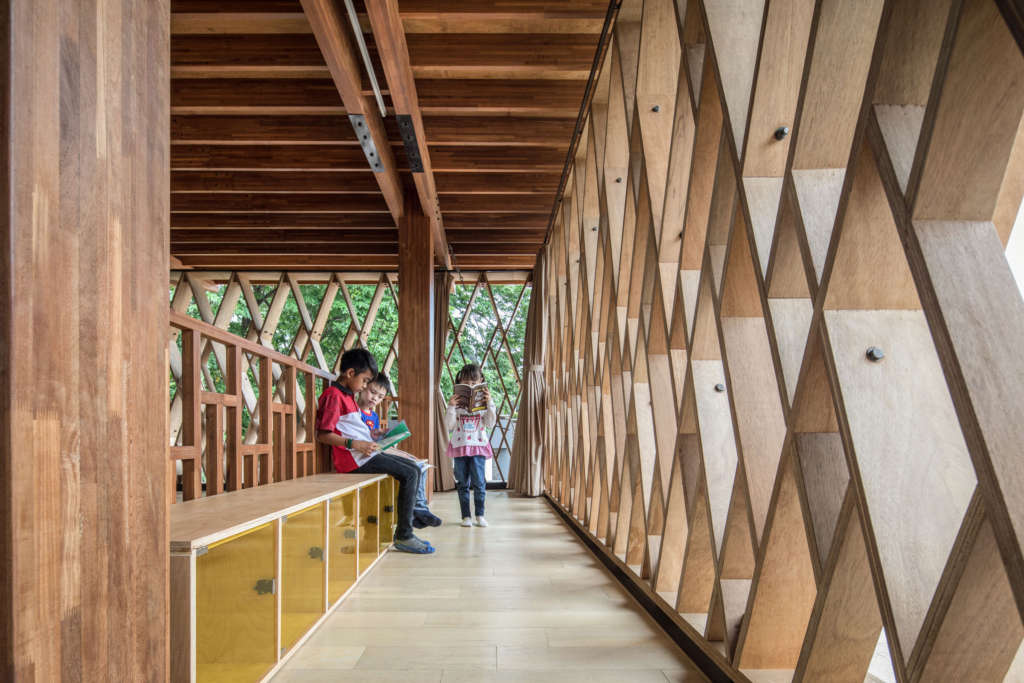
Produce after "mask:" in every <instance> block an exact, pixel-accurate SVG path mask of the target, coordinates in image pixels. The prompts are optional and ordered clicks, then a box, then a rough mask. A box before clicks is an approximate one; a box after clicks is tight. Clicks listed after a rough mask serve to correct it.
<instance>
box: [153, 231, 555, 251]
mask: <svg viewBox="0 0 1024 683" xmlns="http://www.w3.org/2000/svg"><path fill="white" fill-rule="evenodd" d="M544 236H545V232H544V230H537V229H535V230H522V229H512V230H501V229H497V230H478V229H469V230H463V229H453V230H452V231H451V234H449V235H448V240H449V242H451V243H453V244H454V243H465V242H473V243H480V244H487V243H492V242H493V243H495V244H520V243H529V244H540V243H543V241H544ZM217 242H221V243H224V242H229V243H230V242H235V243H243V242H267V243H275V244H276V243H283V242H294V243H325V244H347V243H364V244H365V243H381V244H397V243H398V232H397V231H396V230H394V229H387V230H381V229H368V230H338V229H334V228H326V229H319V230H305V229H287V230H280V229H273V228H271V229H263V230H253V229H219V230H172V231H171V248H172V249H173V248H174V247H175V245H186V244H191V245H200V244H204V243H217Z"/></svg>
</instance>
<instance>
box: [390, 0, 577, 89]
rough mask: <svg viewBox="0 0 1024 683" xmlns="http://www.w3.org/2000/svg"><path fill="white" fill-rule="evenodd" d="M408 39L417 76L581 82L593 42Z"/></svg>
mask: <svg viewBox="0 0 1024 683" xmlns="http://www.w3.org/2000/svg"><path fill="white" fill-rule="evenodd" d="M372 6H373V4H372V3H371V7H372ZM370 16H371V19H372V16H373V14H372V12H371V15H370ZM374 35H375V36H376V35H377V31H376V30H375V31H374ZM407 41H408V45H409V58H410V61H411V64H412V71H413V73H414V74H415V76H416V78H543V79H569V80H572V79H578V80H579V79H583V80H585V79H586V78H587V76H589V75H590V66H591V63H592V62H593V60H594V46H595V44H596V41H595V39H594V35H593V34H588V33H584V34H564V33H563V34H555V35H544V34H540V35H531V34H527V33H487V34H473V33H455V34H453V33H442V34H433V35H432V34H422V33H419V34H411V35H409V36H407ZM378 43H379V41H378ZM552 86H553V87H557V84H552Z"/></svg>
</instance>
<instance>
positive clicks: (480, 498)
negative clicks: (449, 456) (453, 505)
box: [452, 455, 487, 519]
mask: <svg viewBox="0 0 1024 683" xmlns="http://www.w3.org/2000/svg"><path fill="white" fill-rule="evenodd" d="M454 460H455V462H454V463H452V464H453V466H454V468H455V486H456V488H458V490H459V507H460V508H462V517H463V519H465V518H466V517H469V516H470V515H469V487H470V483H472V485H473V507H474V508H475V509H476V516H477V517H483V516H484V495H486V492H487V481H486V479H485V478H484V463H485V462H486V461H487V458H486V457H485V456H482V455H464V456H462V457H459V458H454Z"/></svg>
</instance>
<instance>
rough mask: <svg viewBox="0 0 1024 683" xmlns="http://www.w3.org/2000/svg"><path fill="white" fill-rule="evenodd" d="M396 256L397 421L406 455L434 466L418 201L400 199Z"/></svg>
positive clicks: (426, 284)
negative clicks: (403, 429)
mask: <svg viewBox="0 0 1024 683" xmlns="http://www.w3.org/2000/svg"><path fill="white" fill-rule="evenodd" d="M398 255H399V261H398V278H399V281H400V282H401V283H402V290H401V295H400V296H399V299H398V318H399V320H401V321H402V324H401V325H400V326H399V328H398V347H399V348H400V349H401V355H400V356H399V360H398V363H399V372H400V373H401V376H402V378H403V381H402V419H404V420H405V422H406V424H407V425H408V426H409V431H410V432H412V436H411V437H409V440H408V444H409V445H408V447H406V450H408V451H409V452H410V453H412V454H414V455H416V456H417V457H419V458H423V459H425V460H427V461H428V462H434V458H435V453H434V422H435V421H434V412H433V411H434V404H435V401H434V391H435V380H434V344H433V340H434V331H433V330H434V327H433V326H434V315H433V311H434V269H433V240H432V237H431V232H430V223H429V221H428V220H427V217H426V216H424V215H423V212H422V210H421V206H420V204H419V198H418V197H414V196H410V195H406V212H405V216H404V217H403V219H402V221H401V222H400V223H399V226H398ZM462 262H463V261H462V260H461V258H460V260H459V263H460V264H461V263H462Z"/></svg>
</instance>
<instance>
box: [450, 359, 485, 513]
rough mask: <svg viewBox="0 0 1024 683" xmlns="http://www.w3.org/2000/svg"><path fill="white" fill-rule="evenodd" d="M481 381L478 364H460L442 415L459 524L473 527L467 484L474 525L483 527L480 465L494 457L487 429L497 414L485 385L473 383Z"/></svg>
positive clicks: (483, 490)
mask: <svg viewBox="0 0 1024 683" xmlns="http://www.w3.org/2000/svg"><path fill="white" fill-rule="evenodd" d="M483 381H484V377H483V373H482V372H481V370H480V366H479V365H476V364H475V363H468V364H466V365H463V366H462V369H461V370H459V374H458V375H456V376H455V382H456V385H455V390H454V391H453V392H452V397H451V398H450V399H449V400H448V410H447V412H446V413H445V416H444V424H445V428H446V429H447V430H448V434H449V439H448V457H450V458H454V460H453V462H452V464H453V466H454V469H455V482H456V487H457V488H458V491H459V507H461V508H462V526H466V527H468V526H473V518H472V517H471V516H470V514H469V513H470V509H469V489H470V486H472V488H473V509H474V512H475V513H476V525H477V526H487V520H486V519H484V496H485V495H486V492H487V481H486V479H485V476H484V465H485V463H486V462H487V459H488V458H492V457H494V453H493V452H492V451H491V433H490V430H491V428H492V427H494V423H495V422H497V419H498V417H497V413H495V411H494V402H493V401H492V400H491V394H490V392H489V391H488V390H487V387H486V386H477V385H482V384H483ZM474 396H475V397H476V400H474ZM481 399H482V400H481Z"/></svg>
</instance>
